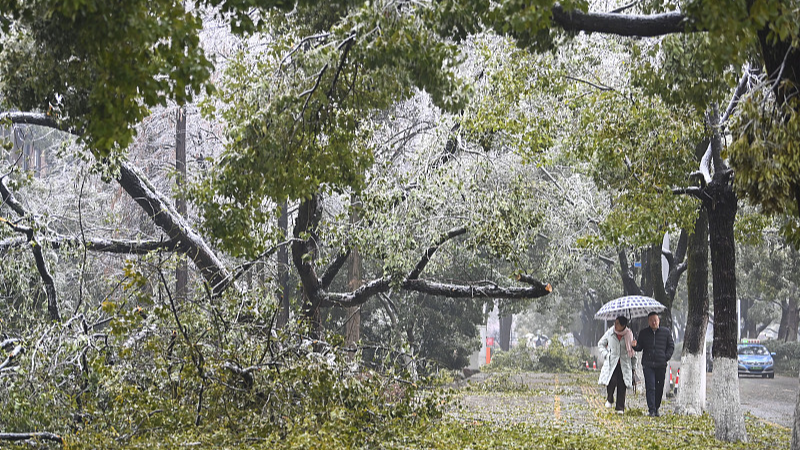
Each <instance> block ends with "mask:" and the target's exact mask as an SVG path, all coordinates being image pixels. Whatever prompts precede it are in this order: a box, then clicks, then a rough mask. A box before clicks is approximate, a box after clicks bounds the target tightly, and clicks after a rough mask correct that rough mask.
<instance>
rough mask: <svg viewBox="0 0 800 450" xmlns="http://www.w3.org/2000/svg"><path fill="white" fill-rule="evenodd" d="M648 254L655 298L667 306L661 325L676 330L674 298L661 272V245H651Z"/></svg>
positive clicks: (662, 315) (662, 314)
mask: <svg viewBox="0 0 800 450" xmlns="http://www.w3.org/2000/svg"><path fill="white" fill-rule="evenodd" d="M647 254H648V256H649V258H648V259H649V265H648V266H649V269H650V280H652V288H653V298H654V299H656V300H657V301H658V302H659V303H661V304H662V305H664V306H665V307H666V309H665V310H664V312H662V313H661V314H660V316H661V326H663V327H665V328H669V329H670V331H673V332H674V331H675V330H673V326H672V300H673V299H672V298H670V297H669V296H668V295H667V291H666V290H665V289H664V280H663V279H664V275H663V273H662V272H661V245H659V244H656V245H653V246H651V247H650V248H649V249H648V251H647Z"/></svg>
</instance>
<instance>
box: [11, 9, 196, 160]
mask: <svg viewBox="0 0 800 450" xmlns="http://www.w3.org/2000/svg"><path fill="white" fill-rule="evenodd" d="M0 11H3V13H2V14H3V17H4V18H9V17H12V18H13V23H14V27H7V28H6V29H5V30H4V32H5V34H4V35H0V39H1V40H2V44H3V45H2V52H1V53H0V73H2V74H3V78H4V79H5V82H4V84H3V86H2V87H3V89H4V90H3V95H4V96H5V97H6V101H7V102H9V103H10V104H12V105H14V106H15V107H17V108H22V109H23V110H37V109H38V110H39V111H42V112H46V113H48V114H50V115H51V116H53V117H54V118H56V119H58V120H61V121H63V122H64V123H65V124H66V125H67V126H68V127H70V128H72V129H74V130H79V131H80V133H81V139H82V141H83V142H84V143H85V144H86V145H87V146H88V147H89V148H90V149H92V151H93V152H94V153H95V155H96V156H98V157H100V156H107V155H108V154H109V153H110V152H111V151H112V150H114V149H120V148H125V147H127V146H128V144H130V142H131V140H132V138H133V135H134V133H135V131H134V129H133V126H134V125H135V124H136V123H138V122H140V121H141V120H142V119H144V117H146V116H147V115H148V114H149V112H148V107H149V106H155V105H165V104H166V102H167V100H174V101H177V102H178V103H185V102H187V101H189V100H190V99H191V98H192V95H193V94H194V93H197V92H198V91H199V90H200V89H201V88H202V87H203V85H204V82H205V81H206V80H207V79H208V77H209V76H210V73H211V67H212V65H211V63H210V62H209V61H208V59H207V58H206V57H205V55H204V52H203V50H202V49H201V48H200V40H199V37H198V33H199V32H200V30H201V28H202V21H201V19H200V18H199V17H198V16H197V15H196V13H191V12H187V11H186V10H185V9H184V7H183V4H182V3H181V2H176V1H172V0H162V1H159V2H157V3H153V2H151V1H128V2H122V3H114V2H96V1H76V2H60V1H49V0H48V1H39V2H17V1H2V2H0ZM154 12H155V13H154ZM3 22H4V21H3ZM4 23H5V22H4Z"/></svg>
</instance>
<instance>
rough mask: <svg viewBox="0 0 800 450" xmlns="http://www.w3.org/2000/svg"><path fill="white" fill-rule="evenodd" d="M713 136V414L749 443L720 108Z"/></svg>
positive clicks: (732, 206) (731, 200) (721, 434)
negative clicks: (741, 383) (742, 397)
mask: <svg viewBox="0 0 800 450" xmlns="http://www.w3.org/2000/svg"><path fill="white" fill-rule="evenodd" d="M709 127H710V128H711V130H712V132H713V135H712V140H711V146H712V147H711V148H712V153H713V157H714V177H713V179H712V180H711V183H709V184H708V186H706V187H705V189H704V195H703V196H702V198H703V207H704V208H705V210H706V212H707V213H708V231H709V237H710V239H709V243H710V246H711V274H712V280H713V284H714V346H713V348H712V352H713V354H714V376H713V378H712V383H711V384H712V386H711V388H712V389H711V395H712V402H711V403H712V405H711V406H712V408H711V409H712V410H711V412H712V416H713V417H714V423H715V434H716V437H717V439H719V440H721V441H726V442H735V441H741V442H746V441H747V430H745V427H744V416H743V414H742V406H741V403H740V399H739V376H738V370H739V369H738V367H739V363H738V354H737V348H736V344H737V342H736V341H737V338H738V326H739V324H738V320H737V316H736V246H735V242H734V233H733V223H734V221H735V220H736V211H737V209H738V205H737V198H736V192H734V190H733V186H732V183H733V171H732V170H730V169H728V168H727V167H726V166H725V165H724V163H723V162H722V158H721V157H720V154H721V151H722V138H721V137H720V134H719V113H718V111H717V109H716V106H714V107H713V112H712V114H711V115H710V116H709Z"/></svg>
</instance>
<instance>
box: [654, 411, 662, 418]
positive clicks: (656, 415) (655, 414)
mask: <svg viewBox="0 0 800 450" xmlns="http://www.w3.org/2000/svg"><path fill="white" fill-rule="evenodd" d="M653 416H654V417H661V414H659V413H658V410H655V412H654V413H653Z"/></svg>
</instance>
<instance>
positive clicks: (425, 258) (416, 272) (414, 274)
mask: <svg viewBox="0 0 800 450" xmlns="http://www.w3.org/2000/svg"><path fill="white" fill-rule="evenodd" d="M466 233H467V229H466V227H457V228H453V229H452V230H450V231H448V232H447V233H444V234H442V235H441V236H440V237H439V239H438V240H437V241H436V243H434V244H433V245H432V246H430V247H428V249H427V250H425V254H424V255H422V258H420V260H419V262H417V265H416V266H415V267H414V269H413V270H412V271H411V272H409V273H408V275H407V276H406V279H407V280H415V279H417V278H419V276H420V274H422V271H423V270H425V266H427V265H428V263H429V262H430V261H431V256H433V254H434V253H436V250H438V249H439V247H440V246H441V245H442V244H444V243H445V242H447V241H449V240H450V239H453V238H455V237H457V236H461V235H462V234H466Z"/></svg>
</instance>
